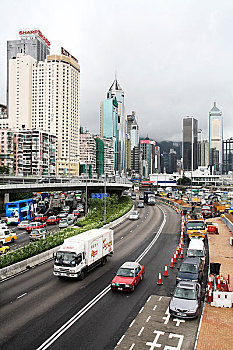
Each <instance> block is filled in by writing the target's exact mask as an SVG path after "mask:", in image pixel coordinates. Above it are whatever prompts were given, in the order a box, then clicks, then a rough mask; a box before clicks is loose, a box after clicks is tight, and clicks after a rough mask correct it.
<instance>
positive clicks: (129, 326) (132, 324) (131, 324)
mask: <svg viewBox="0 0 233 350" xmlns="http://www.w3.org/2000/svg"><path fill="white" fill-rule="evenodd" d="M134 322H135V319H134V320H133V321H132V322H131V323H130V325H129V328H131V327H132V325H133V324H134Z"/></svg>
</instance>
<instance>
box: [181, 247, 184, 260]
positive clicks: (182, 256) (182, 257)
mask: <svg viewBox="0 0 233 350" xmlns="http://www.w3.org/2000/svg"><path fill="white" fill-rule="evenodd" d="M180 258H181V259H184V254H183V249H181V253H180Z"/></svg>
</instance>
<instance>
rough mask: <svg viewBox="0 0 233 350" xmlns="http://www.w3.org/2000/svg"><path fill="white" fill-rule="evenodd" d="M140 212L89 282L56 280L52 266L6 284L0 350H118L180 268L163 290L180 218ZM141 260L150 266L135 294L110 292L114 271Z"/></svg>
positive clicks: (0, 294) (1, 296)
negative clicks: (160, 281) (160, 282)
mask: <svg viewBox="0 0 233 350" xmlns="http://www.w3.org/2000/svg"><path fill="white" fill-rule="evenodd" d="M140 212H141V216H140V219H139V220H137V221H130V220H127V221H125V222H124V223H123V224H121V225H120V226H119V227H117V228H116V229H115V230H114V237H115V248H114V255H113V256H112V257H109V258H108V262H107V263H106V265H105V266H103V267H98V268H96V269H95V270H93V271H92V272H90V273H89V274H88V275H87V277H86V278H85V279H84V280H83V281H76V280H70V279H68V280H65V279H62V280H61V279H58V278H56V277H54V276H53V274H52V271H53V263H52V262H47V263H45V264H43V265H40V266H37V267H36V268H33V269H31V270H28V271H27V272H25V273H23V274H21V275H19V276H16V277H14V278H11V279H9V280H7V281H4V282H2V283H1V284H0V309H1V313H0V324H1V332H0V348H2V349H4V350H8V349H9V350H14V349H17V350H21V349H25V350H26V349H27V350H30V349H47V348H50V349H81V350H88V349H91V350H93V349H97V350H98V349H101V350H102V349H106V350H110V349H114V347H115V346H116V345H117V343H118V342H119V339H121V337H122V335H124V334H125V332H126V330H127V329H128V327H129V325H130V324H131V322H132V321H133V320H134V319H135V317H136V316H137V314H138V313H139V311H140V310H141V308H142V307H143V306H144V305H145V303H146V301H147V300H148V298H149V297H150V296H151V295H158V296H159V295H161V296H165V297H170V293H171V292H172V291H173V289H174V286H175V277H176V273H177V270H176V269H173V270H171V269H169V277H168V278H166V279H165V278H164V281H163V282H164V283H163V285H162V286H158V285H157V279H158V272H159V271H162V272H163V271H164V265H165V264H167V265H168V266H169V265H170V259H171V256H172V255H173V253H174V251H175V248H176V246H177V245H178V242H179V235H180V216H179V215H178V214H177V213H176V212H174V211H173V210H172V209H171V208H169V207H166V206H164V205H160V204H159V205H155V206H145V208H143V209H141V210H140ZM151 242H152V243H153V244H150V243H151ZM148 247H149V248H148ZM135 260H137V261H139V262H140V263H141V264H143V265H145V271H146V272H145V276H144V279H143V281H142V282H141V283H139V285H138V286H137V287H136V289H135V291H134V293H114V292H112V291H111V290H110V287H109V286H110V283H111V280H112V278H113V276H114V272H115V271H117V269H118V268H119V266H120V265H121V264H122V263H124V262H125V261H135ZM179 264H180V262H179ZM177 266H179V265H178V264H177Z"/></svg>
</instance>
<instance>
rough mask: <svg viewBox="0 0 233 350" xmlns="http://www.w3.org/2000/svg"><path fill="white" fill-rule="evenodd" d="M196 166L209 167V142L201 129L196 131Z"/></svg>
mask: <svg viewBox="0 0 233 350" xmlns="http://www.w3.org/2000/svg"><path fill="white" fill-rule="evenodd" d="M197 165H198V166H208V165H209V141H208V140H207V135H206V133H205V132H204V131H203V130H201V129H198V144H197Z"/></svg>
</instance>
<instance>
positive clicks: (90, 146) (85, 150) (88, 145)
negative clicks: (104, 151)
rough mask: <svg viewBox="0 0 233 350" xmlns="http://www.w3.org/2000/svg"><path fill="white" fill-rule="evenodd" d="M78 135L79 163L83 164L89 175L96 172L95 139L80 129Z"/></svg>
mask: <svg viewBox="0 0 233 350" xmlns="http://www.w3.org/2000/svg"><path fill="white" fill-rule="evenodd" d="M80 129H81V131H80V135H79V162H80V164H85V170H86V169H89V175H92V174H93V173H95V172H96V142H95V137H94V136H93V135H92V134H91V133H90V132H89V131H85V132H84V131H83V129H82V128H80Z"/></svg>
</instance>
